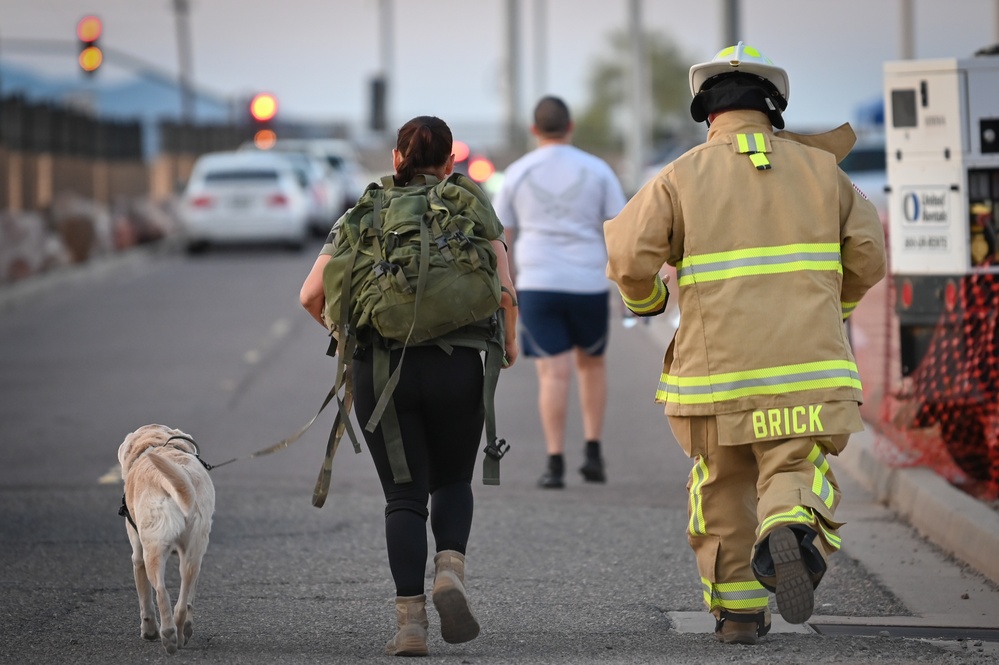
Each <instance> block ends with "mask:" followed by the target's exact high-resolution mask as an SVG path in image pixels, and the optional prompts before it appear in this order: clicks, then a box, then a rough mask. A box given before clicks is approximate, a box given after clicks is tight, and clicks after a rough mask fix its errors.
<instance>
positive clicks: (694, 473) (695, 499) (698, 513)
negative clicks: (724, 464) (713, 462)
mask: <svg viewBox="0 0 999 665" xmlns="http://www.w3.org/2000/svg"><path fill="white" fill-rule="evenodd" d="M690 479H691V483H690V505H689V511H690V522H689V525H688V528H687V530H688V531H689V532H690V534H691V535H692V536H706V535H707V534H708V527H707V522H705V520H704V508H703V499H702V497H701V487H702V486H703V485H704V483H706V482H707V481H708V464H707V462H705V461H704V458H703V457H701V456H700V455H698V456H697V463H696V464H695V465H694V468H693V469H691V470H690Z"/></svg>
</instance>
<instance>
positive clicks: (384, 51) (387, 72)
mask: <svg viewBox="0 0 999 665" xmlns="http://www.w3.org/2000/svg"><path fill="white" fill-rule="evenodd" d="M378 7H379V12H380V15H381V39H380V41H381V44H380V46H381V49H380V52H379V69H380V70H381V78H382V81H383V85H384V98H383V100H382V104H383V109H384V111H383V113H384V117H385V127H384V129H383V130H382V138H383V140H384V141H385V142H386V143H389V144H390V143H391V139H392V127H393V126H394V125H393V124H392V120H391V118H392V113H391V108H392V105H391V103H390V102H391V100H392V79H393V71H392V69H393V61H394V59H395V53H394V52H393V41H394V39H395V38H394V34H393V29H394V25H395V23H394V21H395V19H394V17H393V12H392V10H393V6H392V0H379V3H378Z"/></svg>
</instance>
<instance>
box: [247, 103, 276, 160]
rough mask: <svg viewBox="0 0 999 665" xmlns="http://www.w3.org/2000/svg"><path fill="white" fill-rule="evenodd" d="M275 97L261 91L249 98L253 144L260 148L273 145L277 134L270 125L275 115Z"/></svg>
mask: <svg viewBox="0 0 999 665" xmlns="http://www.w3.org/2000/svg"><path fill="white" fill-rule="evenodd" d="M277 111H278V103H277V97H275V96H274V95H272V94H270V93H269V92H261V93H259V94H258V95H256V96H254V97H253V99H251V100H250V117H251V118H252V119H253V144H254V145H255V146H257V147H258V148H260V149H261V150H267V149H268V148H272V147H274V142H275V141H277V134H276V133H275V132H274V128H273V127H272V126H271V124H272V122H273V120H274V118H275V116H277Z"/></svg>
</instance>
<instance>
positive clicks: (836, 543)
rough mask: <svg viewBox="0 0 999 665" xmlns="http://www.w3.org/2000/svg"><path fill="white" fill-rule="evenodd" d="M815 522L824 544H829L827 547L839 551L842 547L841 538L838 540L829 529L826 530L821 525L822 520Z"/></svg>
mask: <svg viewBox="0 0 999 665" xmlns="http://www.w3.org/2000/svg"><path fill="white" fill-rule="evenodd" d="M816 522H817V523H818V525H819V529H821V530H822V536H823V537H824V538H825V539H826V542H827V543H829V545H830V546H831V547H833V548H834V549H837V550H838V549H840V548H841V547H843V539H842V538H840V537H839V536H837V535H836V534H835V533H833V532H831V531H830V530H829V529H827V528H826V527H825V525H824V524H823V523H822V520H816Z"/></svg>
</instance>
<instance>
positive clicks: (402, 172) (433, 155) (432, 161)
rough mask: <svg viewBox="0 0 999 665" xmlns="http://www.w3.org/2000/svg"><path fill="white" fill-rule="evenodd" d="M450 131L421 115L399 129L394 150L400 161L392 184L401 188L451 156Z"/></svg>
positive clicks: (441, 121)
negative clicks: (399, 156)
mask: <svg viewBox="0 0 999 665" xmlns="http://www.w3.org/2000/svg"><path fill="white" fill-rule="evenodd" d="M452 143H453V139H452V137H451V129H450V128H449V127H448V126H447V123H445V122H444V121H443V120H441V119H440V118H436V117H434V116H429V115H421V116H418V117H416V118H413V119H412V120H410V121H409V122H407V123H406V124H405V125H403V126H402V127H401V128H400V129H399V135H398V138H397V139H396V146H395V149H396V150H398V151H399V152H400V153H401V154H402V161H401V163H400V164H399V168H398V169H396V172H395V181H396V184H399V185H405V184H407V183H408V182H410V181H411V180H412V179H413V178H414V177H415V176H416V174H417V173H426V172H430V171H434V170H436V169H439V168H440V167H442V166H444V165H445V164H446V163H447V160H448V158H449V157H450V156H451V147H452Z"/></svg>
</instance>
